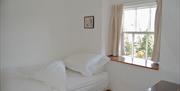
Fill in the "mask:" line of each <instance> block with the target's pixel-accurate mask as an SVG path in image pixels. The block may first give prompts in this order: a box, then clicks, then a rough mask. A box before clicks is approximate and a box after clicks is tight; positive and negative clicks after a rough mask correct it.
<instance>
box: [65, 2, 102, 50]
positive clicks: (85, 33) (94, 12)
mask: <svg viewBox="0 0 180 91" xmlns="http://www.w3.org/2000/svg"><path fill="white" fill-rule="evenodd" d="M101 11H102V2H101V0H66V13H67V16H68V22H69V23H68V31H69V35H68V36H71V37H72V38H70V39H71V40H70V41H71V43H70V45H71V46H72V47H70V49H71V50H72V52H73V53H76V52H98V53H99V52H100V51H101V17H102V13H101ZM84 16H94V17H95V28H94V29H84V24H83V22H84Z"/></svg>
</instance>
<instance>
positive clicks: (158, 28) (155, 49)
mask: <svg viewBox="0 0 180 91" xmlns="http://www.w3.org/2000/svg"><path fill="white" fill-rule="evenodd" d="M156 2H157V10H156V15H155V27H154V31H155V34H154V47H153V54H152V61H154V62H156V63H157V62H159V57H160V40H161V20H162V18H161V17H162V0H156Z"/></svg>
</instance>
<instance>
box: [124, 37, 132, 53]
mask: <svg viewBox="0 0 180 91" xmlns="http://www.w3.org/2000/svg"><path fill="white" fill-rule="evenodd" d="M132 43H133V42H132V34H127V33H125V34H124V54H125V55H126V56H132Z"/></svg>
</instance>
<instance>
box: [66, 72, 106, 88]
mask: <svg viewBox="0 0 180 91" xmlns="http://www.w3.org/2000/svg"><path fill="white" fill-rule="evenodd" d="M66 72H67V91H104V90H105V89H107V86H108V73H107V72H101V73H98V74H96V75H93V76H90V77H86V76H83V75H81V74H80V73H78V72H74V71H71V70H66Z"/></svg>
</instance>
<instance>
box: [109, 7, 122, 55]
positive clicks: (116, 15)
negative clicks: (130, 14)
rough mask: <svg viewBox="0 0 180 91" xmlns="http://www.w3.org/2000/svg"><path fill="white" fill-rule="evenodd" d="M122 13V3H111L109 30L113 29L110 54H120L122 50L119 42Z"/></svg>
mask: <svg viewBox="0 0 180 91" xmlns="http://www.w3.org/2000/svg"><path fill="white" fill-rule="evenodd" d="M122 15H123V5H122V4H118V5H113V6H112V15H111V30H112V31H113V40H112V41H113V43H112V50H111V51H112V55H113V56H120V55H121V52H122V51H123V50H121V49H122V46H121V45H120V43H122V26H121V25H122Z"/></svg>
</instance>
